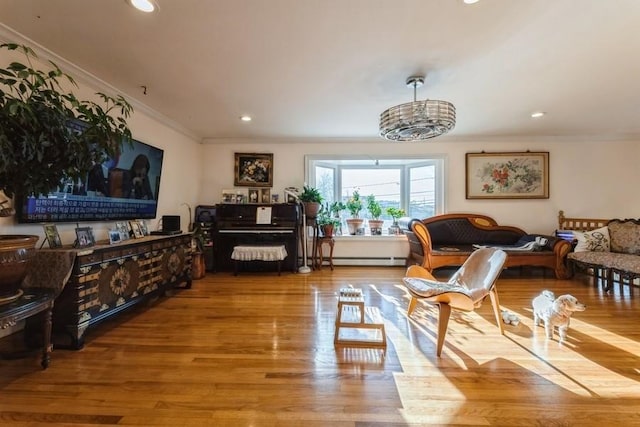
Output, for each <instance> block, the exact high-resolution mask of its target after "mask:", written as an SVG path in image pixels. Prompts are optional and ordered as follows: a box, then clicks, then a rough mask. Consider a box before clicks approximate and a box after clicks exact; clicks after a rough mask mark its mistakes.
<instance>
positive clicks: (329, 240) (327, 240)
mask: <svg viewBox="0 0 640 427" xmlns="http://www.w3.org/2000/svg"><path fill="white" fill-rule="evenodd" d="M325 244H327V245H329V259H328V261H329V267H331V270H332V271H333V246H334V245H335V244H336V240H335V239H334V238H333V237H325V236H319V237H318V238H316V249H317V251H318V260H317V262H316V267H318V270H322V264H323V263H324V256H323V253H322V246H324V245H325Z"/></svg>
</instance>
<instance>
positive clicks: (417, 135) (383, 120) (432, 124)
mask: <svg viewBox="0 0 640 427" xmlns="http://www.w3.org/2000/svg"><path fill="white" fill-rule="evenodd" d="M423 84H424V76H411V77H409V78H408V79H407V86H408V87H412V88H413V102H408V103H406V104H400V105H396V106H395V107H391V108H389V109H388V110H386V111H384V112H383V113H382V114H380V136H382V137H383V138H386V139H388V140H391V141H421V140H425V139H430V138H435V137H437V136H440V135H444V134H445V133H447V132H449V131H450V130H451V129H453V128H454V127H455V125H456V108H455V107H454V106H453V104H451V103H450V102H447V101H438V100H432V99H427V100H425V101H418V100H417V99H416V90H417V88H419V87H420V86H422V85H423Z"/></svg>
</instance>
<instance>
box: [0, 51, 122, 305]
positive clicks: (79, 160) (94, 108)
mask: <svg viewBox="0 0 640 427" xmlns="http://www.w3.org/2000/svg"><path fill="white" fill-rule="evenodd" d="M0 48H2V49H6V50H9V51H18V52H21V53H22V54H23V55H24V57H25V59H26V61H25V63H24V64H23V63H21V62H11V63H10V64H9V65H8V66H7V67H6V68H0V190H1V191H2V192H4V194H5V195H6V196H7V197H9V198H13V197H14V196H15V195H20V196H21V197H27V196H30V195H39V194H47V193H48V192H50V191H51V190H53V189H55V188H56V187H57V186H58V185H59V184H60V183H61V182H62V181H63V180H72V181H74V182H75V181H77V180H83V179H84V178H85V177H86V175H87V173H88V172H89V170H91V168H92V167H93V166H95V165H96V164H100V163H103V162H104V161H106V160H107V158H109V157H114V156H115V155H117V153H118V152H119V151H120V149H121V148H122V144H123V143H125V142H128V141H130V140H131V131H130V130H129V128H128V125H127V122H126V118H128V117H129V115H130V114H131V112H132V107H131V105H130V104H129V103H128V102H127V101H126V100H125V99H124V98H122V97H121V96H117V97H111V96H109V95H105V94H103V93H98V94H97V95H98V96H99V97H100V98H101V100H102V103H101V104H98V103H95V102H93V101H84V100H80V99H78V98H77V97H76V96H75V95H74V94H73V92H70V91H66V90H64V89H63V83H64V84H70V85H73V86H76V87H77V85H76V83H75V81H74V80H73V78H72V77H71V76H69V75H68V74H66V73H64V72H62V71H61V70H60V68H59V67H58V66H57V65H56V64H54V63H51V69H50V70H46V71H43V70H39V69H36V68H34V65H33V63H32V61H33V60H35V59H36V54H35V52H34V51H33V50H32V49H31V48H29V47H27V46H23V45H18V44H13V43H6V44H2V45H0ZM71 124H75V126H71ZM2 211H3V212H5V213H7V212H9V213H13V211H8V210H7V209H6V208H5V209H3V210H2ZM37 240H38V236H27V235H0V302H7V301H12V300H14V299H16V298H18V297H19V296H20V292H19V286H20V283H21V282H22V279H23V278H24V275H25V274H26V269H27V264H28V263H27V261H28V259H29V258H30V256H31V254H32V253H33V248H34V247H35V243H36V242H37Z"/></svg>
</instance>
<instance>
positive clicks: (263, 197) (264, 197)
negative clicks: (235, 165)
mask: <svg viewBox="0 0 640 427" xmlns="http://www.w3.org/2000/svg"><path fill="white" fill-rule="evenodd" d="M259 200H260V203H271V189H270V188H261V189H260V199H259Z"/></svg>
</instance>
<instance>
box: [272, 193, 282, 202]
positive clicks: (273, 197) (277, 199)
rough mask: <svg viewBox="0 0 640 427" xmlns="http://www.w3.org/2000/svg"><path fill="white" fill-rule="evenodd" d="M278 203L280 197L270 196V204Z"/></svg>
mask: <svg viewBox="0 0 640 427" xmlns="http://www.w3.org/2000/svg"><path fill="white" fill-rule="evenodd" d="M279 201H280V196H279V195H278V194H272V195H271V203H278V202H279Z"/></svg>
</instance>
